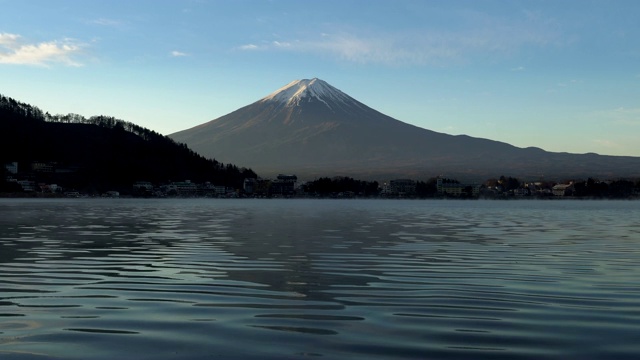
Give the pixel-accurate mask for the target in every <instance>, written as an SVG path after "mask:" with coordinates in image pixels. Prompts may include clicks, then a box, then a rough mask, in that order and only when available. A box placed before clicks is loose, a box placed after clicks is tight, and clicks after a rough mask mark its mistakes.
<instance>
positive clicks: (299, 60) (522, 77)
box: [0, 0, 640, 156]
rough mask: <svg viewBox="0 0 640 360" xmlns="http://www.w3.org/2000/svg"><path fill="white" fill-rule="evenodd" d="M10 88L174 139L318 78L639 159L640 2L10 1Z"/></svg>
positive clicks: (409, 110)
mask: <svg viewBox="0 0 640 360" xmlns="http://www.w3.org/2000/svg"><path fill="white" fill-rule="evenodd" d="M0 9H2V11H0V93H2V94H4V95H6V96H10V97H13V98H15V99H17V100H19V101H23V102H27V103H30V104H32V105H36V106H38V107H40V108H41V109H43V110H45V111H49V112H51V113H63V114H66V113H78V114H81V115H84V116H92V115H111V116H115V117H117V118H121V119H123V120H126V121H131V122H134V123H137V124H139V125H142V126H145V127H148V128H150V129H153V130H156V131H158V132H160V133H163V134H170V133H172V132H176V131H179V130H183V129H186V128H189V127H192V126H195V125H198V124H201V123H204V122H206V121H209V120H212V119H214V118H217V117H219V116H222V115H225V114H227V113H229V112H231V111H233V110H236V109H237V108H239V107H242V106H244V105H248V104H250V103H252V102H254V101H256V100H258V99H260V98H262V97H264V96H266V95H268V94H269V93H271V92H272V91H275V90H276V89H278V88H280V87H281V86H283V85H285V84H287V83H289V82H290V81H292V80H296V79H304V78H313V77H318V78H320V79H323V80H325V81H327V82H328V83H330V84H332V85H333V86H335V87H337V88H339V89H340V90H342V91H344V92H346V93H347V94H349V95H351V96H352V97H354V98H356V99H357V100H359V101H361V102H363V103H365V104H367V105H369V106H371V107H373V108H374V109H376V110H379V111H381V112H383V113H385V114H387V115H390V116H392V117H394V118H396V119H398V120H402V121H404V122H407V123H410V124H414V125H417V126H420V127H423V128H427V129H430V130H434V131H439V132H444V133H448V134H467V135H471V136H476V137H483V138H488V139H492V140H498V141H503V142H507V143H510V144H513V145H516V146H519V147H527V146H537V147H541V148H543V149H545V150H549V151H560V152H574V153H586V152H596V153H599V154H610V155H631V156H640V141H639V140H638V139H640V136H639V135H640V21H638V19H640V1H636V0H614V1H611V0H549V1H545V0H527V1H515V0H512V1H508V0H496V1H492V0H470V1H464V0H454V1H430V0H414V1H405V0H386V1H375V0H368V1H364V0H351V1H350V0H323V1H302V0H299V1H285V0H282V1H278V0H273V1H258V0H253V1H249V0H244V1H242V0H234V1H231V0H228V1H214V0H211V1H208V0H184V1H178V0H175V1H169V0H135V1H131V0H127V1H122V0H110V1H98V0H0Z"/></svg>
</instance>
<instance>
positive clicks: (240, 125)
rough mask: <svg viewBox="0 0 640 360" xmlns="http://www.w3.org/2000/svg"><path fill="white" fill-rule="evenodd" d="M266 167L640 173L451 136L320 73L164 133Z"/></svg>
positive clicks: (371, 173) (587, 158)
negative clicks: (400, 116) (371, 103)
mask: <svg viewBox="0 0 640 360" xmlns="http://www.w3.org/2000/svg"><path fill="white" fill-rule="evenodd" d="M169 136H170V137H171V138H173V139H175V140H176V141H179V142H183V143H186V144H187V145H188V146H189V147H190V148H192V149H194V150H195V151H197V152H198V153H200V154H203V155H204V156H215V157H216V159H219V160H222V161H231V162H236V163H242V164H247V165H248V166H251V167H252V168H253V169H256V171H258V172H260V173H263V174H274V173H278V172H292V173H296V174H298V175H299V176H307V177H313V176H321V175H351V176H360V177H370V178H385V177H415V176H434V175H439V174H445V175H447V176H458V177H460V178H474V179H480V180H482V179H484V178H486V177H490V176H500V175H501V174H509V175H513V176H520V177H527V178H539V177H541V176H546V177H557V178H560V177H579V176H601V177H612V176H640V158H634V157H613V156H599V155H595V154H587V155H577V154H566V153H550V152H545V151H543V150H541V149H537V148H526V149H522V148H517V147H514V146H512V145H509V144H506V143H502V142H497V141H492V140H487V139H480V138H473V137H469V136H465V135H461V136H452V135H448V134H443V133H438V132H434V131H431V130H427V129H423V128H419V127H416V126H413V125H410V124H407V123H404V122H401V121H399V120H396V119H393V118H391V117H389V116H387V115H384V114H382V113H380V112H378V111H376V110H374V109H372V108H370V107H368V106H366V105H364V104H363V103H361V102H359V101H357V100H355V99H353V98H352V97H350V96H348V95H347V94H345V93H343V92H342V91H340V90H338V89H336V88H334V87H332V86H331V85H329V84H328V83H326V82H324V81H322V80H319V79H310V80H309V79H305V80H298V81H293V82H291V83H289V84H288V85H286V86H284V87H282V88H281V89H279V90H277V91H275V92H274V93H272V94H270V95H268V96H266V97H264V98H262V99H260V100H258V101H256V102H254V103H253V104H250V105H247V106H245V107H242V108H240V109H238V110H236V111H234V112H232V113H230V114H227V115H225V116H222V117H220V118H218V119H215V120H212V121H210V122H207V123H204V124H202V125H199V126H196V127H194V128H191V129H187V130H183V131H180V132H177V133H174V134H171V135H169Z"/></svg>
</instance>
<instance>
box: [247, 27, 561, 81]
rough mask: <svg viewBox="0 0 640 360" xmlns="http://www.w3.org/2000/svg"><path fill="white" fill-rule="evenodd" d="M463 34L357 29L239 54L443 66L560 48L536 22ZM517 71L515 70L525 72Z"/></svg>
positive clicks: (553, 31)
mask: <svg viewBox="0 0 640 360" xmlns="http://www.w3.org/2000/svg"><path fill="white" fill-rule="evenodd" d="M485 25H486V24H481V25H477V26H476V27H475V28H473V27H472V28H470V29H469V30H465V31H457V32H455V31H447V30H441V29H433V30H429V29H425V30H423V31H405V32H395V33H388V32H382V33H380V32H375V31H372V30H370V29H369V30H368V31H366V32H364V31H363V30H359V29H356V30H354V29H351V30H342V31H334V32H327V31H323V32H319V33H318V34H317V35H315V36H311V37H305V38H300V39H295V38H289V39H278V41H266V40H265V41H264V42H262V43H260V44H259V45H255V44H248V45H242V46H239V47H237V49H240V50H263V51H269V50H271V51H290V52H299V53H311V54H320V55H325V56H330V57H333V58H336V59H338V60H341V61H347V62H354V63H375V64H385V65H416V64H417V65H446V64H449V63H451V62H452V61H453V62H468V61H472V59H473V58H474V57H475V55H477V54H482V55H483V56H482V58H486V56H485V55H489V56H498V57H504V56H509V55H511V54H512V53H514V52H517V51H518V50H519V49H520V48H523V47H531V46H534V47H545V46H552V45H555V46H561V45H563V40H562V38H561V36H560V33H559V30H558V29H557V27H556V26H551V25H552V24H549V23H548V22H544V21H541V20H539V19H537V18H527V19H526V20H525V24H523V23H522V22H516V21H510V22H505V21H502V22H501V21H492V22H491V26H485ZM523 70H525V69H524V67H518V68H516V69H513V71H523Z"/></svg>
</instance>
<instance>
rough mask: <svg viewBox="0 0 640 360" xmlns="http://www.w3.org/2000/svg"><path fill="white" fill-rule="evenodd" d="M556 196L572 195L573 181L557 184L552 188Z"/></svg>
mask: <svg viewBox="0 0 640 360" xmlns="http://www.w3.org/2000/svg"><path fill="white" fill-rule="evenodd" d="M551 192H552V193H553V195H554V196H570V195H572V194H573V182H571V183H569V184H557V185H555V186H554V187H553V188H551Z"/></svg>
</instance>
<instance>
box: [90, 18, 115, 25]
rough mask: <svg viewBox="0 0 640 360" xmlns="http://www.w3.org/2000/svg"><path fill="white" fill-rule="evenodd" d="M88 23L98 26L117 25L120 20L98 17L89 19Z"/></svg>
mask: <svg viewBox="0 0 640 360" xmlns="http://www.w3.org/2000/svg"><path fill="white" fill-rule="evenodd" d="M89 23H91V24H94V25H100V26H111V27H119V26H121V25H122V22H121V21H119V20H113V19H106V18H99V19H94V20H91V21H89Z"/></svg>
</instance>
